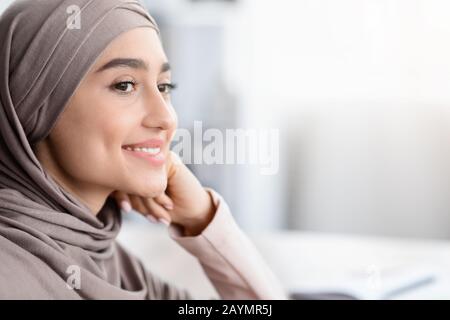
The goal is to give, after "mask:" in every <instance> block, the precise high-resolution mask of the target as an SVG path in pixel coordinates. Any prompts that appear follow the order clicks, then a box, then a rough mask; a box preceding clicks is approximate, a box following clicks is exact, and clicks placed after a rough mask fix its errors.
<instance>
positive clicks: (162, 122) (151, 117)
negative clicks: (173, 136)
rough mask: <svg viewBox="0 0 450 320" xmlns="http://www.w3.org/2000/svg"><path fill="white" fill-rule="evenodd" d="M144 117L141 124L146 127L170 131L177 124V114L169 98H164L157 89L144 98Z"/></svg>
mask: <svg viewBox="0 0 450 320" xmlns="http://www.w3.org/2000/svg"><path fill="white" fill-rule="evenodd" d="M144 104H145V110H146V114H145V118H144V120H143V125H144V126H146V127H148V128H158V129H160V130H167V131H169V132H170V131H172V130H174V129H175V128H176V126H177V115H176V113H175V110H174V109H173V107H172V104H171V102H170V100H166V99H164V96H163V95H162V94H161V93H160V92H159V90H158V89H156V90H155V92H151V93H149V94H148V97H147V98H146V99H145V100H144Z"/></svg>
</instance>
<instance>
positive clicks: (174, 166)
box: [112, 151, 215, 236]
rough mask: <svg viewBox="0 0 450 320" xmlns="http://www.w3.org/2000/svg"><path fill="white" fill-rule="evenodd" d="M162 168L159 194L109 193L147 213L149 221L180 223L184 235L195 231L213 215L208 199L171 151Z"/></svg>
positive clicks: (209, 220) (192, 234)
mask: <svg viewBox="0 0 450 320" xmlns="http://www.w3.org/2000/svg"><path fill="white" fill-rule="evenodd" d="M166 168H167V188H166V190H165V192H163V193H161V194H160V195H158V196H156V197H154V198H144V197H140V196H136V195H132V194H126V193H124V192H121V191H115V192H113V194H112V196H113V197H114V198H115V199H116V201H117V203H118V204H119V206H121V203H122V202H123V201H127V202H128V203H129V204H130V205H131V207H132V208H133V209H134V210H136V211H138V212H140V213H141V214H143V215H144V216H147V217H149V219H150V220H151V221H154V222H156V221H157V220H159V221H161V222H163V223H165V224H166V225H169V224H170V223H174V224H177V225H179V226H181V227H182V229H183V230H184V235H186V236H195V235H198V234H200V233H201V232H202V230H203V229H204V228H205V227H206V226H207V225H208V224H209V223H210V222H211V220H212V218H213V217H214V213H215V207H214V204H213V202H212V199H211V197H210V195H209V193H208V192H207V191H206V190H205V189H204V188H203V187H202V185H201V184H200V182H199V181H198V180H197V178H196V177H195V176H194V175H193V174H192V172H191V171H190V170H189V169H188V168H187V167H186V166H185V165H184V164H183V163H182V161H181V160H180V158H179V156H178V155H177V154H176V153H174V152H173V151H170V152H169V154H168V157H167V166H166ZM122 207H123V206H122ZM124 209H125V210H126V209H127V208H124ZM128 209H130V208H128ZM126 211H127V210H126Z"/></svg>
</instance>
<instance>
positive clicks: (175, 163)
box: [167, 150, 183, 180]
mask: <svg viewBox="0 0 450 320" xmlns="http://www.w3.org/2000/svg"><path fill="white" fill-rule="evenodd" d="M182 164H183V162H182V161H181V159H180V157H179V156H178V155H177V154H176V153H175V152H173V151H172V150H170V151H169V154H168V165H167V179H168V180H170V178H172V176H173V175H174V174H175V173H176V172H177V171H178V169H179V167H180V165H182Z"/></svg>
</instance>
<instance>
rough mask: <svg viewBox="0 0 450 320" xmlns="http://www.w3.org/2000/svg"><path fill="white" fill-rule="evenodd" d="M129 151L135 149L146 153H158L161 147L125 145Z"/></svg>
mask: <svg viewBox="0 0 450 320" xmlns="http://www.w3.org/2000/svg"><path fill="white" fill-rule="evenodd" d="M126 149H127V150H129V151H137V152H146V153H148V154H158V153H159V152H160V151H161V148H131V147H126Z"/></svg>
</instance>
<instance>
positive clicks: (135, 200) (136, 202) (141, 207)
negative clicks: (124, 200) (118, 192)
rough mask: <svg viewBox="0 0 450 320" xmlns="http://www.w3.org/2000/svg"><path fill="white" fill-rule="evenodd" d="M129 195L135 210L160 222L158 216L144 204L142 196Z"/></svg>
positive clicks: (150, 219)
mask: <svg viewBox="0 0 450 320" xmlns="http://www.w3.org/2000/svg"><path fill="white" fill-rule="evenodd" d="M129 197H130V201H131V204H132V206H133V209H134V210H136V211H137V212H138V213H140V214H141V215H142V216H144V217H146V218H147V219H148V220H149V221H151V222H153V223H158V217H157V216H156V215H155V213H154V212H153V211H151V210H150V208H149V207H147V206H146V205H145V204H144V202H143V198H142V197H140V196H136V195H130V196H129Z"/></svg>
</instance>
